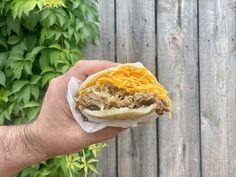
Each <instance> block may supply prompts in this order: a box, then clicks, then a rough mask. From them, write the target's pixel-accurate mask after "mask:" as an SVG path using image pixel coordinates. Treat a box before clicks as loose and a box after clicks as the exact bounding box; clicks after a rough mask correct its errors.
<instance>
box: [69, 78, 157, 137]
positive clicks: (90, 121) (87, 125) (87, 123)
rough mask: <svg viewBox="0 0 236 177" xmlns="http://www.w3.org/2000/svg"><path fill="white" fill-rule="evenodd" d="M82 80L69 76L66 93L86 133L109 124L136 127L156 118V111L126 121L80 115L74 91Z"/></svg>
mask: <svg viewBox="0 0 236 177" xmlns="http://www.w3.org/2000/svg"><path fill="white" fill-rule="evenodd" d="M81 83H82V82H81V81H80V80H78V79H76V78H74V77H72V78H71V80H70V81H69V84H68V93H67V100H68V103H69V106H70V109H71V112H72V114H73V117H74V118H75V120H76V122H77V123H78V124H79V125H80V127H81V128H82V129H83V130H84V131H86V132H88V133H94V132H97V131H99V130H101V129H103V128H105V127H108V126H111V127H123V128H128V127H136V126H138V125H139V124H143V123H147V122H149V121H151V120H154V119H156V118H157V117H158V116H157V115H156V113H155V112H154V113H152V114H150V115H147V116H145V117H140V118H139V119H137V120H128V121H124V120H122V121H107V120H103V119H95V118H84V116H82V115H81V113H80V111H79V110H78V108H77V107H76V102H75V100H74V97H75V95H76V92H77V90H78V88H79V86H80V84H81Z"/></svg>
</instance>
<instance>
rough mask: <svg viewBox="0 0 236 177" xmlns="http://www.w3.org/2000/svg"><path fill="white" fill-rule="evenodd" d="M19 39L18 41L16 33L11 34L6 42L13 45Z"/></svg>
mask: <svg viewBox="0 0 236 177" xmlns="http://www.w3.org/2000/svg"><path fill="white" fill-rule="evenodd" d="M19 41H20V38H19V37H18V36H16V35H13V36H11V37H9V39H8V41H7V43H8V44H10V45H15V44H16V43H18V42H19Z"/></svg>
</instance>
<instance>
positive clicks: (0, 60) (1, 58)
mask: <svg viewBox="0 0 236 177" xmlns="http://www.w3.org/2000/svg"><path fill="white" fill-rule="evenodd" d="M7 55H8V54H7V53H0V69H2V68H3V67H4V66H5V64H6V59H7Z"/></svg>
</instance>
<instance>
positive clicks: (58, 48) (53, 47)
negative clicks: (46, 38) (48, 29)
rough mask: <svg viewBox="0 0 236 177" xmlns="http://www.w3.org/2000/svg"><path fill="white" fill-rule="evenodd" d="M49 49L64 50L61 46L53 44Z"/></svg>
mask: <svg viewBox="0 0 236 177" xmlns="http://www.w3.org/2000/svg"><path fill="white" fill-rule="evenodd" d="M48 48H51V49H57V50H62V48H61V46H60V45H59V44H52V45H50V46H48Z"/></svg>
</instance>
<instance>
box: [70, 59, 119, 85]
mask: <svg viewBox="0 0 236 177" xmlns="http://www.w3.org/2000/svg"><path fill="white" fill-rule="evenodd" d="M117 65H119V64H118V63H114V62H111V61H108V60H81V61H79V62H77V63H76V64H75V65H74V66H73V67H72V68H71V69H70V70H69V71H68V72H67V73H66V75H67V76H68V77H72V76H74V77H76V78H78V79H80V80H82V81H83V80H85V79H86V77H87V76H89V75H91V74H94V73H96V72H98V71H101V70H104V69H107V68H110V67H115V66H117Z"/></svg>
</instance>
